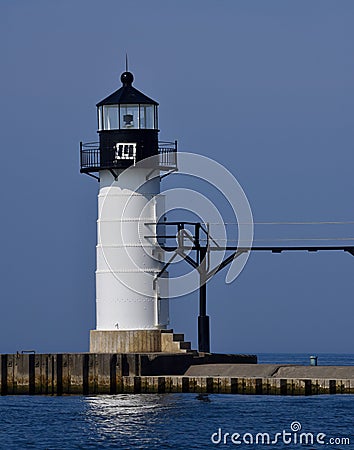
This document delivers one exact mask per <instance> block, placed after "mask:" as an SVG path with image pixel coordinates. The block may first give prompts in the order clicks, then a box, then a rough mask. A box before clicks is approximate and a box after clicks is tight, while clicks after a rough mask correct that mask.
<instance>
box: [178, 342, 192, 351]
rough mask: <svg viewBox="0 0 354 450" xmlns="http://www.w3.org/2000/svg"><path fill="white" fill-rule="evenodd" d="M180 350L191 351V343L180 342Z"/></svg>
mask: <svg viewBox="0 0 354 450" xmlns="http://www.w3.org/2000/svg"><path fill="white" fill-rule="evenodd" d="M179 348H180V349H181V350H191V343H190V342H186V341H183V342H180V343H179Z"/></svg>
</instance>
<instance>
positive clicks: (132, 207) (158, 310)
mask: <svg viewBox="0 0 354 450" xmlns="http://www.w3.org/2000/svg"><path fill="white" fill-rule="evenodd" d="M149 172H151V171H150V170H148V169H144V168H139V169H137V168H133V169H130V170H129V174H128V175H127V176H125V174H123V175H120V176H118V178H117V180H114V178H113V176H112V174H111V173H110V172H109V171H106V170H105V171H101V172H100V189H99V194H98V221H97V270H96V312H97V322H96V323H97V325H96V329H97V330H153V329H163V328H166V326H167V325H168V322H169V311H168V299H167V279H166V278H161V279H160V280H159V282H158V283H156V284H155V283H153V279H154V277H155V276H156V275H157V274H158V273H159V272H160V270H161V268H162V267H163V263H162V262H161V259H159V260H158V259H156V256H158V255H159V258H161V256H160V255H161V251H159V247H158V245H157V242H156V240H154V239H151V238H150V239H148V238H146V237H145V236H148V235H155V234H156V226H152V225H146V223H156V222H157V220H158V218H159V209H160V206H161V202H163V198H162V196H160V195H159V194H160V179H159V177H155V178H153V179H151V180H149V181H146V179H147V177H148V175H149ZM137 186H141V187H140V188H139V189H138V190H137ZM160 297H161V298H160Z"/></svg>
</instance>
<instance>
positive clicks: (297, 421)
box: [0, 354, 354, 450]
mask: <svg viewBox="0 0 354 450" xmlns="http://www.w3.org/2000/svg"><path fill="white" fill-rule="evenodd" d="M259 356H260V358H259V359H260V362H280V363H283V362H286V363H296V362H297V361H298V360H301V359H304V358H306V361H303V360H302V361H300V362H303V363H308V357H309V355H270V354H268V355H266V354H264V355H259ZM353 358H354V355H319V363H321V364H327V363H328V361H331V363H332V364H352V363H353ZM353 419H354V397H353V396H348V395H334V396H327V395H326V396H314V397H281V396H264V397H263V396H241V395H240V396H239V395H209V396H208V397H206V398H204V399H203V400H200V399H197V396H196V395H195V394H164V395H160V394H141V395H127V394H124V395H115V396H97V397H83V396H78V397H74V396H73V397H30V396H19V397H16V396H8V397H0V420H1V427H0V449H51V450H57V449H96V448H97V449H154V450H155V449H176V450H178V449H181V450H182V449H204V448H237V447H239V448H252V449H258V448H272V449H273V448H274V449H277V448H279V449H296V448H298V449H301V448H304V449H323V448H333V449H336V450H338V449H354V421H353ZM299 428H301V430H299ZM227 433H229V435H228V434H227ZM257 433H263V435H262V436H263V437H262V436H261V435H258V437H257V436H256V435H257ZM277 433H278V434H277ZM302 433H306V436H305V435H304V434H302ZM232 435H233V436H232ZM231 436H232V439H233V440H232V439H231ZM268 437H269V439H270V444H267V439H268ZM211 438H213V441H212V439H211ZM262 439H264V441H262ZM311 439H313V440H314V441H313V444H312V441H311ZM348 439H349V444H348ZM306 440H307V441H306ZM219 441H220V442H219ZM252 442H253V444H252ZM256 442H258V443H256ZM262 442H264V443H262ZM289 442H291V443H289ZM306 442H307V445H305V444H306ZM332 443H333V445H332Z"/></svg>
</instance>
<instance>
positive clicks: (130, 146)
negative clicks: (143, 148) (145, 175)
mask: <svg viewBox="0 0 354 450" xmlns="http://www.w3.org/2000/svg"><path fill="white" fill-rule="evenodd" d="M114 159H115V161H117V162H118V160H121V159H131V160H133V161H134V164H135V161H136V143H133V142H132V143H126V142H124V143H123V142H122V143H120V142H118V143H117V144H116V151H115V157H114Z"/></svg>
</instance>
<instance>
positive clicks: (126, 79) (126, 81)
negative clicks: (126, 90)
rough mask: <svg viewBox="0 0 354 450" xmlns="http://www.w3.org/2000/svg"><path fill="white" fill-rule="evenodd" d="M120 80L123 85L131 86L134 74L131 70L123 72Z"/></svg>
mask: <svg viewBox="0 0 354 450" xmlns="http://www.w3.org/2000/svg"><path fill="white" fill-rule="evenodd" d="M120 81H121V82H122V83H123V86H131V85H132V83H133V81H134V76H133V74H132V73H131V72H123V73H122V75H121V76H120Z"/></svg>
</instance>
